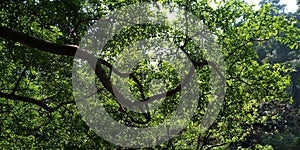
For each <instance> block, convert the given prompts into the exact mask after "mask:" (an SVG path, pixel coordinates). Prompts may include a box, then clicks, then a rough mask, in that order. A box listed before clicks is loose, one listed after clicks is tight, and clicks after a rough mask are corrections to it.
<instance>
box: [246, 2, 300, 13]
mask: <svg viewBox="0 0 300 150" xmlns="http://www.w3.org/2000/svg"><path fill="white" fill-rule="evenodd" d="M260 1H261V0H246V2H247V3H249V4H256V5H258V3H259V2H260ZM280 3H281V4H286V5H287V6H286V10H285V12H295V11H296V10H297V9H298V6H297V3H296V0H281V2H280Z"/></svg>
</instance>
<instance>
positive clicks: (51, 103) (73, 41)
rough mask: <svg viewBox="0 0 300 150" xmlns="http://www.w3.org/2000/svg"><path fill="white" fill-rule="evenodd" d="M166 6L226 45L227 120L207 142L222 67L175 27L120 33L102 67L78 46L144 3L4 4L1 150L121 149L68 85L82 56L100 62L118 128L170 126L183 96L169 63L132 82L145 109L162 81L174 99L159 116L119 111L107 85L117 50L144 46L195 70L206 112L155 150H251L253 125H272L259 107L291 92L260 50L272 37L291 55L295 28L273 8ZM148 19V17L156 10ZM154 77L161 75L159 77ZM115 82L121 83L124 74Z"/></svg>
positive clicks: (140, 70)
mask: <svg viewBox="0 0 300 150" xmlns="http://www.w3.org/2000/svg"><path fill="white" fill-rule="evenodd" d="M161 2H162V3H164V4H167V5H172V6H177V7H180V8H182V9H185V10H187V11H189V12H191V13H192V14H193V15H195V16H197V18H198V19H200V20H202V21H203V24H204V25H205V26H206V27H207V29H208V30H209V31H210V32H212V34H211V36H209V37H210V38H212V39H216V43H217V44H218V45H220V46H221V48H220V51H221V52H222V54H223V55H224V61H225V62H226V68H224V69H225V71H226V76H224V77H222V76H221V77H220V79H219V80H218V81H219V82H222V80H224V82H225V83H226V93H225V98H224V103H223V108H222V109H221V111H220V114H219V115H218V117H217V118H216V120H215V121H214V122H213V124H212V125H211V126H210V127H209V128H208V130H207V131H206V132H205V133H202V132H201V129H200V128H199V126H200V124H201V120H202V119H203V116H204V114H205V112H206V111H209V110H206V109H205V108H206V106H207V104H208V103H209V102H211V101H213V100H214V99H213V97H210V96H209V93H211V92H212V89H211V87H210V84H211V80H212V77H211V76H210V69H214V70H216V71H222V69H223V68H221V66H215V65H214V64H215V63H216V62H209V61H208V59H209V58H206V57H205V56H204V54H203V52H202V49H201V47H197V45H196V44H195V43H194V42H193V41H192V40H190V39H191V37H189V36H187V35H186V34H184V33H182V32H179V31H176V30H174V29H173V28H170V27H166V26H159V25H156V26H154V25H147V24H142V25H140V26H134V27H130V28H128V29H126V30H124V31H122V32H119V33H118V34H117V35H116V36H115V37H113V39H112V40H111V41H109V42H108V43H107V45H105V47H104V49H103V55H100V56H99V58H97V57H96V56H95V55H93V53H92V52H91V51H89V49H87V50H83V49H82V48H80V47H78V46H76V45H78V44H79V41H80V40H82V38H83V36H84V35H85V31H86V30H87V29H88V28H89V27H91V25H92V24H93V23H95V22H96V20H98V19H99V18H101V17H102V16H104V15H106V14H109V13H110V12H112V11H113V10H115V9H118V8H120V7H122V6H125V5H128V4H133V3H137V1H126V2H124V1H115V2H110V1H102V2H101V3H99V2H98V1H93V0H91V1H80V0H76V1H65V0H53V1H47V2H44V1H30V0H29V1H18V2H16V1H14V2H10V1H5V2H3V3H1V4H0V8H1V14H0V15H1V17H0V18H1V19H0V21H1V26H0V37H1V42H0V51H1V53H0V55H1V63H0V68H1V72H0V74H1V82H0V84H1V86H0V87H1V88H0V97H1V99H0V100H1V101H0V106H1V107H0V108H1V109H0V117H1V132H0V134H1V137H0V138H1V140H0V141H1V142H0V144H1V147H4V148H10V147H15V148H17V147H18V148H19V147H26V148H67V149H68V148H70V149H79V148H80V149H88V148H98V149H99V148H101V147H109V148H118V146H117V145H114V144H111V143H109V142H107V141H105V140H103V139H101V138H100V137H98V136H97V135H96V134H95V133H94V132H93V130H92V129H91V128H90V127H89V126H87V125H86V123H85V122H84V121H83V120H82V119H81V116H80V114H79V111H78V110H77V108H76V105H75V104H74V103H75V102H74V97H73V91H72V86H71V82H72V64H73V58H74V56H75V54H76V52H79V53H82V54H83V55H82V58H81V59H83V60H86V61H87V62H88V63H89V64H90V65H92V61H91V60H97V64H96V69H95V70H94V71H95V74H96V78H97V89H98V90H97V92H98V93H97V94H98V95H97V96H99V100H100V101H101V102H102V103H103V105H104V106H105V108H106V110H108V112H109V113H110V114H111V116H113V118H114V119H116V120H118V121H119V122H123V123H124V124H126V125H127V126H135V127H145V126H155V125H158V124H159V123H160V122H162V121H164V119H165V118H167V117H168V115H169V114H171V112H172V110H174V109H176V105H177V104H178V99H179V98H178V97H179V96H180V95H179V94H178V93H179V92H180V87H181V85H180V84H179V83H180V81H178V80H179V77H178V76H179V75H178V74H177V73H176V72H175V71H174V68H173V67H172V65H171V64H168V63H166V62H164V61H161V62H157V64H158V65H157V66H155V65H151V63H150V62H148V61H147V60H144V61H141V62H139V63H138V65H137V67H136V68H135V69H133V72H132V73H131V74H129V75H128V76H129V77H130V80H129V81H128V82H129V83H130V84H129V86H130V87H131V90H132V91H133V92H134V93H136V95H135V96H136V97H138V98H139V99H141V100H147V99H150V97H151V96H152V95H151V94H149V92H147V88H148V89H149V84H150V82H151V79H153V78H159V79H163V81H164V83H163V84H164V85H165V86H166V87H167V91H166V95H167V97H168V98H167V99H166V101H167V102H166V103H162V108H161V109H160V110H159V111H158V112H151V111H150V112H144V113H135V112H133V111H130V110H128V109H126V108H124V107H122V106H121V105H120V104H119V103H118V102H117V101H116V95H115V94H114V92H113V88H112V87H113V86H114V84H115V83H114V82H110V81H111V80H110V79H111V75H112V73H111V72H113V71H114V70H113V69H112V66H113V63H114V60H113V58H115V57H116V55H118V54H120V53H121V51H122V50H124V49H120V48H118V46H121V47H123V46H127V45H130V44H131V43H133V42H135V41H139V40H141V39H144V38H166V39H173V43H174V44H175V45H177V46H178V47H179V48H180V50H182V51H183V52H184V53H185V54H186V56H187V57H188V58H189V59H190V60H191V62H192V63H193V65H194V66H195V69H196V70H195V72H197V75H198V79H197V83H198V84H199V85H200V87H201V88H200V90H199V91H197V92H199V94H200V95H203V96H202V97H200V98H199V99H197V101H198V103H199V104H198V106H199V107H198V108H197V109H196V111H195V112H194V116H193V118H192V121H191V122H190V123H189V124H188V126H187V128H185V130H183V131H182V132H180V133H179V134H178V135H177V136H175V137H174V138H173V139H172V140H169V141H168V142H165V143H162V144H160V145H158V146H153V149H154V148H157V149H159V148H167V147H173V148H174V147H176V148H180V149H195V148H196V149H212V148H216V147H220V148H225V147H231V148H238V147H240V146H244V147H246V145H242V144H241V143H242V141H244V140H245V138H246V137H247V136H248V135H250V134H251V133H252V132H253V130H252V129H253V127H254V125H255V124H257V123H266V120H265V119H266V116H262V115H261V114H259V113H258V111H259V110H258V108H259V106H260V105H261V103H263V102H270V101H284V102H289V101H290V100H291V99H290V98H289V97H288V95H287V94H286V87H287V86H288V85H289V84H290V83H289V82H290V80H289V77H288V76H287V75H286V74H287V73H288V72H289V71H290V70H289V69H286V68H285V67H283V66H282V65H280V64H273V65H271V64H259V63H258V62H257V61H256V60H254V58H255V57H257V53H256V52H255V51H254V50H253V43H255V42H261V41H265V40H268V39H270V38H271V37H272V38H274V39H275V40H276V41H278V42H281V43H282V44H285V45H287V46H291V47H293V46H298V43H297V42H296V40H297V39H298V38H299V37H298V33H299V30H298V28H295V27H294V22H293V20H291V19H286V18H285V17H283V16H271V15H270V11H272V10H274V8H271V7H270V5H265V6H264V7H262V8H261V9H260V10H258V11H254V10H253V9H252V8H251V7H250V6H248V5H246V4H245V3H244V2H242V1H240V0H230V1H228V2H220V3H219V4H218V5H217V8H216V9H214V8H213V7H211V6H210V5H209V2H208V1H201V2H199V1H189V2H184V1H180V0H176V1H172V2H170V1H161ZM144 11H145V13H151V10H150V8H145V10H144ZM125 16H126V15H125ZM183 19H186V18H183ZM181 21H182V20H181ZM183 21H185V20H183ZM191 28H192V27H191ZM283 29H284V30H283ZM103 30H106V28H104V29H103ZM126 39H128V40H126ZM124 51H125V50H124ZM179 65H181V64H179ZM149 68H150V69H149ZM151 68H152V69H151ZM155 68H156V69H157V68H158V69H160V70H164V72H158V71H155ZM145 72H148V73H147V74H145ZM113 73H115V74H117V75H118V72H113ZM140 74H145V75H143V76H139V75H140ZM119 75H120V74H119ZM120 76H121V75H120ZM141 77H143V80H142V78H141ZM190 90H194V89H190ZM124 138H127V137H124ZM254 144H255V143H254ZM247 146H254V145H253V144H251V143H250V144H248V145H247Z"/></svg>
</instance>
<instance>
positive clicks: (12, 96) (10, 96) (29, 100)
mask: <svg viewBox="0 0 300 150" xmlns="http://www.w3.org/2000/svg"><path fill="white" fill-rule="evenodd" d="M0 97H2V98H7V99H11V100H19V101H22V102H27V103H31V104H35V105H37V106H39V107H41V108H43V109H45V110H47V111H49V112H53V111H55V110H57V109H59V108H60V107H62V106H64V105H67V104H72V103H74V101H67V102H62V103H60V104H59V105H57V106H56V107H49V106H48V105H47V104H45V103H43V102H42V101H39V100H36V99H34V98H30V97H24V96H19V95H15V94H8V93H3V92H1V91H0Z"/></svg>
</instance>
